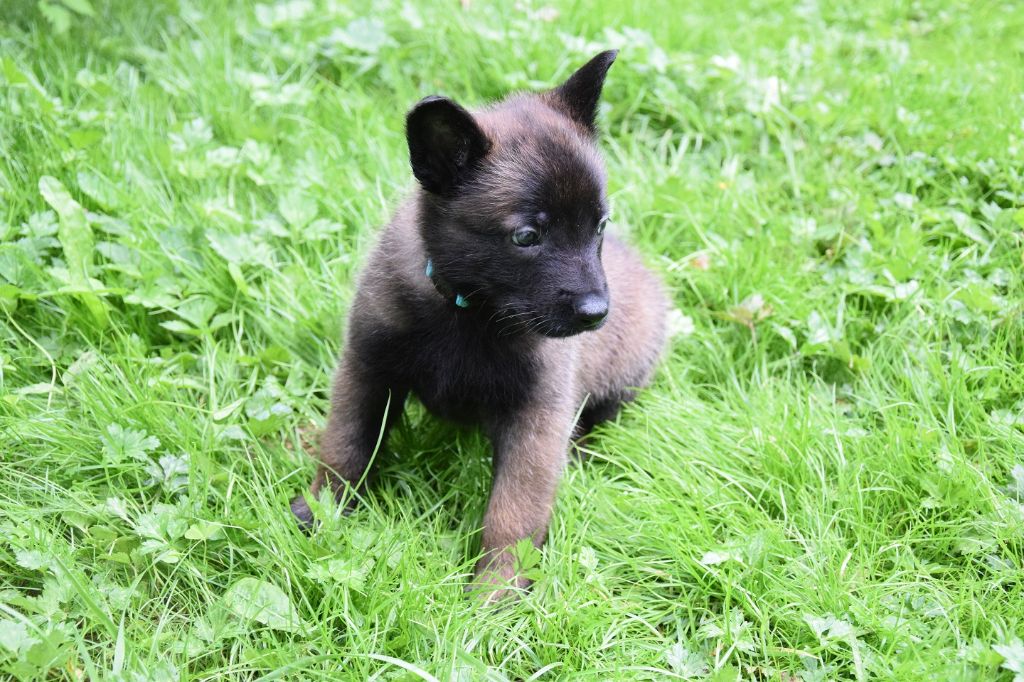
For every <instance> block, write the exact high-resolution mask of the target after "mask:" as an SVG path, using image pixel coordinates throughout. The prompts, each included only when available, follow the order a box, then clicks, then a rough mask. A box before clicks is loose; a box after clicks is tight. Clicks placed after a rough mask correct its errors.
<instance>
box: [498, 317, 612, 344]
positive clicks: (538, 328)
mask: <svg viewBox="0 0 1024 682" xmlns="http://www.w3.org/2000/svg"><path fill="white" fill-rule="evenodd" d="M497 321H498V324H499V326H500V327H501V334H502V335H510V336H511V335H536V336H544V337H547V338H550V339H564V338H568V337H570V336H576V335H577V334H583V333H584V332H589V331H594V330H597V329H600V328H601V327H603V326H604V324H605V321H606V320H605V319H604V318H602V319H600V320H586V321H584V320H579V319H565V318H562V317H556V316H552V315H542V314H540V313H532V314H531V313H529V312H510V313H506V314H505V315H501V316H499V317H498V318H497Z"/></svg>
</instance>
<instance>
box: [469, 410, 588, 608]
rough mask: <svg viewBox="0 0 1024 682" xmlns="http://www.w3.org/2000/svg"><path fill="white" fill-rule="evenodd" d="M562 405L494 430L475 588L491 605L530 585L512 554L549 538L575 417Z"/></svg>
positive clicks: (519, 416) (499, 423)
mask: <svg viewBox="0 0 1024 682" xmlns="http://www.w3.org/2000/svg"><path fill="white" fill-rule="evenodd" d="M548 397H550V396H548ZM559 402H560V403H562V404H557V405H555V404H547V405H544V404H534V405H530V406H528V407H527V408H525V409H523V410H520V411H518V412H517V413H516V414H514V415H512V416H511V417H507V418H504V419H498V420H495V422H494V423H493V424H492V425H491V428H490V431H491V440H492V444H493V446H494V481H493V483H492V486H491V499H490V501H489V502H488V504H487V512H486V514H485V516H484V528H483V540H482V542H481V550H482V552H483V556H482V557H481V558H480V560H479V561H478V562H477V565H476V576H475V580H474V582H475V585H474V586H473V587H474V588H475V589H481V590H483V591H484V593H485V598H486V599H487V601H496V600H499V599H501V598H502V597H504V596H506V595H507V594H508V592H509V590H508V587H510V586H513V587H519V588H522V587H527V586H529V584H530V581H529V580H528V579H526V578H524V577H522V576H520V575H518V573H517V570H516V559H515V556H514V554H513V552H512V550H513V548H514V546H515V544H516V543H517V542H519V541H520V540H522V539H524V538H530V539H531V540H532V541H533V544H534V545H535V546H537V547H540V546H541V545H542V544H544V539H545V536H546V535H547V529H548V521H549V519H550V518H551V508H552V506H553V505H554V501H555V492H556V489H557V487H558V481H559V479H560V478H561V476H562V470H563V468H564V466H565V461H566V455H567V452H568V448H569V435H570V433H571V432H572V426H573V416H574V413H573V411H572V409H571V404H570V403H569V402H568V401H565V400H561V401H559Z"/></svg>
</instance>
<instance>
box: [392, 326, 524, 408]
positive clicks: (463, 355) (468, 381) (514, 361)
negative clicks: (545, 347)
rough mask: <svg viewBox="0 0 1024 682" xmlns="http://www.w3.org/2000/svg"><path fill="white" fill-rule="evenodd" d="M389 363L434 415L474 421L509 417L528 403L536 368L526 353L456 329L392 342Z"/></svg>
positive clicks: (436, 330) (427, 330) (424, 332)
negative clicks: (394, 353) (392, 358)
mask: <svg viewBox="0 0 1024 682" xmlns="http://www.w3.org/2000/svg"><path fill="white" fill-rule="evenodd" d="M396 342H397V343H395V345H394V351H397V352H399V353H401V355H402V357H401V358H396V361H395V362H394V364H393V367H395V369H396V370H398V371H399V372H400V374H401V375H402V376H401V380H402V383H405V384H406V385H407V386H408V387H409V388H410V389H411V390H412V392H413V393H415V394H416V396H417V397H418V398H419V399H420V401H421V402H422V403H423V404H424V405H425V406H426V407H427V409H428V410H430V411H431V412H433V413H434V414H436V415H438V416H440V417H442V418H445V419H450V420H453V421H460V422H475V421H479V420H480V419H483V418H486V417H489V416H495V415H501V414H506V413H509V412H513V411H515V410H516V409H518V408H519V407H521V406H522V405H523V404H524V403H526V401H527V400H529V399H530V397H531V394H532V393H533V390H534V387H535V386H536V383H537V372H538V368H537V364H536V362H535V361H534V359H533V357H532V356H531V354H530V353H528V352H524V350H523V349H521V348H517V347H516V346H514V345H512V344H508V343H501V342H500V340H496V339H493V338H492V337H483V336H482V335H480V334H479V333H478V332H475V330H473V329H465V328H464V327H462V326H459V325H444V326H436V327H431V326H425V327H424V328H421V329H417V330H415V331H412V332H409V333H407V334H404V335H402V336H401V337H400V338H398V339H396Z"/></svg>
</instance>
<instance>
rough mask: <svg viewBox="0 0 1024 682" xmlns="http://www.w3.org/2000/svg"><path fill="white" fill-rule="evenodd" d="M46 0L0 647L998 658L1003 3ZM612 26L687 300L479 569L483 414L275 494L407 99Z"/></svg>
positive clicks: (638, 145)
mask: <svg viewBox="0 0 1024 682" xmlns="http://www.w3.org/2000/svg"><path fill="white" fill-rule="evenodd" d="M62 1H63V3H64V4H59V2H58V0H49V1H48V2H44V3H41V5H42V6H43V8H44V9H45V15H44V13H43V12H42V11H41V9H40V4H37V3H36V2H34V1H33V0H13V1H12V0H5V1H4V3H3V8H2V10H0V67H2V68H0V677H4V676H6V677H11V678H14V679H82V678H83V677H84V678H88V679H92V680H105V679H123V680H144V679H152V680H171V679H181V680H186V679H195V680H207V679H214V678H218V679H219V678H240V679H302V680H308V679H324V680H327V679H332V680H333V679H339V678H347V679H381V680H389V679H432V678H431V676H433V678H436V679H439V680H449V679H459V680H479V679H493V680H504V679H508V680H517V679H521V680H528V679H529V680H532V679H548V680H555V679H572V678H582V679H595V680H598V679H601V680H604V679H665V678H671V677H672V676H673V675H676V676H678V677H681V678H696V679H713V680H718V681H719V682H721V681H724V680H734V679H736V678H737V675H739V676H740V677H741V678H742V679H744V680H783V681H786V682H792V681H794V680H805V681H807V680H834V679H839V680H848V679H856V680H866V679H898V680H917V679H921V680H936V679H941V680H965V681H966V680H980V679H986V680H987V679H992V680H1005V681H1009V680H1011V679H1014V671H1016V672H1017V673H1018V674H1017V677H1016V679H1017V680H1021V679H1022V677H1021V671H1024V644H1021V642H1020V639H1019V637H1020V636H1021V631H1022V629H1024V506H1022V504H1021V502H1022V500H1024V284H1022V278H1021V275H1022V273H1024V262H1022V247H1024V175H1022V172H1024V171H1022V169H1024V99H1022V96H1021V94H1020V93H1021V92H1024V8H1022V6H1021V5H1020V3H1016V2H1003V3H996V2H967V1H963V2H937V1H931V0H926V1H924V2H887V1H884V0H877V1H876V2H872V3H868V2H862V3H843V2H821V3H815V2H806V3H801V4H799V5H792V4H791V3H787V2H772V1H768V0H761V1H750V2H739V3H718V2H711V1H710V0H701V1H699V2H690V3H685V5H684V4H682V3H677V2H672V1H669V0H664V1H661V2H644V3H636V4H635V6H634V5H632V4H631V3H620V2H618V0H603V1H602V2H578V3H576V4H572V3H564V4H559V5H558V13H557V14H558V15H557V17H552V16H551V13H546V14H545V13H541V14H539V15H538V14H536V10H539V9H541V5H529V3H526V5H527V9H528V11H527V10H524V9H523V8H522V7H520V8H518V9H513V8H512V6H511V3H508V4H507V8H505V9H501V8H499V7H498V6H494V7H492V6H490V3H486V2H483V1H482V0H477V1H476V2H473V3H471V4H470V6H469V8H468V9H463V8H462V7H461V6H460V3H458V2H455V0H444V1H443V2H442V1H441V0H437V1H436V2H425V3H406V4H402V3H400V2H397V1H389V0H382V1H380V2H375V3H373V6H374V14H373V15H365V14H364V13H363V12H364V11H365V10H364V9H362V7H364V5H365V6H368V4H366V3H351V5H352V6H351V7H349V6H347V4H346V3H344V2H340V1H336V0H314V1H313V2H311V3H307V2H305V1H304V0H299V1H298V2H293V3H290V4H287V5H283V6H281V7H279V8H278V9H271V8H267V7H263V6H259V5H257V6H254V7H247V5H248V4H249V3H234V4H233V5H234V7H233V8H231V9H228V8H225V7H223V5H226V4H227V3H203V2H189V1H187V0H181V2H170V1H159V2H157V1H154V2H128V1H127V0H123V1H120V2H113V3H110V6H109V7H101V5H106V4H107V3H103V2H100V0H92V9H93V10H94V11H92V12H91V15H90V13H89V12H88V10H89V9H90V5H89V4H88V3H87V2H85V1H84V0H76V1H75V2H72V1H71V0H62ZM505 6H506V4H504V3H503V4H502V5H501V7H505ZM288 8H290V10H291V11H290V12H289V11H288ZM307 10H308V11H307ZM550 19H553V20H550ZM65 24H66V25H65ZM608 46H614V47H621V48H622V52H621V54H620V57H619V60H618V62H617V63H616V64H615V66H614V67H613V70H612V71H611V73H610V77H609V81H608V85H607V89H606V92H605V107H604V109H603V111H602V122H603V125H604V130H605V134H604V136H603V139H602V145H603V147H604V149H605V150H606V152H607V157H608V163H609V172H610V191H611V195H612V201H613V204H614V207H615V225H614V227H613V229H616V230H619V231H620V232H622V233H625V234H628V236H629V238H630V239H631V240H632V241H633V242H634V243H636V244H637V245H638V246H639V248H640V249H641V250H642V251H643V252H644V254H645V256H646V257H647V260H648V262H649V263H650V264H651V265H652V266H653V267H655V268H656V269H658V270H659V271H660V272H661V273H662V274H663V275H664V277H665V278H666V280H667V281H668V282H669V284H670V287H671V289H672V292H673V297H674V301H675V304H676V306H677V308H678V313H677V314H676V318H675V322H674V324H675V327H676V329H677V334H676V335H675V336H674V338H673V342H672V345H671V349H670V351H669V352H668V354H667V357H666V360H665V362H664V364H663V366H662V367H661V369H660V371H659V373H658V376H657V378H656V381H655V383H654V385H653V386H652V387H651V388H650V389H648V390H646V391H644V392H643V394H642V395H641V397H640V399H639V400H638V401H637V402H636V403H635V404H633V405H631V406H630V407H629V408H628V409H627V410H626V411H625V412H624V413H623V415H622V416H621V418H620V419H619V420H618V421H617V422H615V423H612V424H607V425H605V426H603V427H602V428H600V429H599V431H598V433H597V435H596V437H595V438H594V439H593V440H592V441H591V442H590V444H589V448H590V450H591V457H590V458H589V459H588V460H587V461H586V462H584V463H582V464H578V465H575V466H573V467H572V468H571V469H570V471H569V472H568V473H567V475H566V477H565V480H564V483H563V485H562V487H561V489H560V494H559V498H558V504H557V509H556V512H555V516H554V521H553V524H552V527H551V531H550V537H549V541H548V543H547V545H546V546H545V547H544V549H543V551H542V553H541V555H540V556H539V557H533V558H532V559H535V560H537V561H539V564H538V565H537V566H536V569H537V570H538V571H539V573H540V574H541V576H542V577H541V578H540V580H539V581H538V582H537V584H536V585H535V587H534V589H533V590H532V592H531V593H530V594H529V595H528V596H526V597H525V598H524V599H523V600H521V601H519V602H517V603H515V604H512V605H508V606H507V607H505V608H502V609H499V610H493V609H492V610H489V609H483V608H481V607H480V606H479V605H478V604H477V603H475V602H474V601H472V600H470V599H467V598H466V597H465V596H464V595H463V590H462V587H463V584H464V583H465V581H466V580H467V578H468V574H469V571H470V569H471V567H472V563H473V559H474V552H476V547H477V541H478V536H479V532H478V531H479V528H478V526H479V524H480V519H481V515H482V511H483V508H484V504H485V501H486V495H487V490H488V486H489V480H488V477H489V463H488V456H489V455H488V449H487V446H486V442H485V440H484V439H483V438H482V437H481V436H480V435H479V434H477V433H475V432H472V431H460V430H457V429H455V428H453V427H451V426H449V425H445V424H442V423H438V422H437V421H435V420H434V419H432V418H430V417H429V416H428V415H426V413H425V412H424V411H423V410H422V408H421V407H419V406H418V405H412V406H411V407H410V409H409V410H408V412H407V416H406V418H405V419H404V421H403V422H402V424H401V426H400V427H399V428H398V430H397V432H396V433H395V436H394V438H393V439H392V440H391V441H390V443H389V445H388V447H387V448H386V450H385V451H383V452H381V453H379V456H378V463H379V465H380V476H379V480H378V482H377V483H376V485H374V486H373V487H372V489H371V490H370V492H369V494H368V495H367V496H366V499H365V502H364V504H362V505H361V507H360V508H359V510H358V511H357V512H356V513H354V514H353V515H351V516H350V517H347V518H342V517H340V516H339V515H338V514H337V510H332V509H330V508H326V509H324V510H323V514H324V515H325V516H326V520H325V521H324V523H323V524H322V525H321V526H320V527H319V529H318V530H317V531H316V532H315V533H314V534H313V535H312V536H306V535H303V534H302V533H300V532H298V531H297V530H296V528H295V526H294V524H293V522H292V519H291V518H290V515H289V512H288V507H287V503H288V500H289V498H290V497H291V496H292V495H294V494H295V493H297V492H299V491H301V490H302V489H303V488H304V487H305V486H306V485H307V484H308V482H309V480H310V478H311V475H312V472H313V469H314V461H313V459H312V458H311V455H310V454H309V453H310V452H312V451H313V450H314V447H313V446H312V445H311V443H313V442H315V439H316V433H317V431H318V429H319V428H320V427H321V426H322V424H323V419H324V411H325V409H326V405H327V399H328V393H327V390H328V382H329V376H330V372H331V370H332V368H333V363H334V359H335V357H336V355H337V353H338V352H339V350H340V348H339V341H340V330H341V326H342V322H343V318H344V313H345V310H346V307H347V304H348V301H349V300H350V299H351V295H352V289H353V282H354V275H355V273H356V272H357V269H358V266H359V263H360V261H361V259H362V257H363V256H364V255H365V254H366V252H367V249H368V248H369V247H370V246H371V245H372V243H373V239H374V235H375V234H376V230H377V228H378V226H379V225H381V224H382V223H383V222H384V221H386V220H387V216H388V213H389V210H390V209H391V207H393V206H394V205H395V204H396V203H397V202H398V201H399V200H400V198H401V197H402V195H403V193H404V192H406V191H407V190H408V188H409V187H410V185H411V181H412V180H411V174H410V173H409V171H408V166H407V160H406V152H405V148H404V147H405V145H404V139H403V135H402V124H403V114H404V111H405V110H406V109H407V107H408V106H409V105H411V103H413V102H414V101H415V100H416V99H417V98H419V97H421V96H424V95H427V94H430V93H444V94H448V95H451V96H454V97H456V98H458V99H459V100H460V101H463V102H465V103H466V104H479V103H482V102H484V101H486V100H488V99H491V98H495V97H499V96H501V95H502V94H504V93H507V92H509V91H511V90H514V89H521V88H540V87H544V86H546V85H550V84H553V83H555V82H556V81H557V79H559V78H563V77H565V76H566V75H567V74H568V73H569V72H570V70H571V69H572V68H573V67H574V66H575V65H578V64H581V63H583V61H585V59H586V58H588V57H589V56H590V55H591V54H593V53H595V52H597V51H598V50H599V49H602V48H605V47H608ZM58 213H59V214H60V215H58Z"/></svg>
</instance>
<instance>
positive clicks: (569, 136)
mask: <svg viewBox="0 0 1024 682" xmlns="http://www.w3.org/2000/svg"><path fill="white" fill-rule="evenodd" d="M614 58H615V53H614V52H606V53H602V54H600V55H598V56H597V57H595V58H594V59H593V60H591V62H589V63H588V64H587V65H586V66H584V67H583V68H581V69H580V70H579V71H577V72H576V73H575V74H573V76H572V77H570V78H569V80H568V81H566V83H565V84H563V85H562V86H560V87H559V88H556V89H555V90H552V91H550V92H547V93H543V94H540V95H519V96H515V97H513V98H510V99H509V100H506V101H505V102H503V103H501V104H499V105H497V106H496V107H493V108H491V109H489V110H486V111H483V112H480V113H478V114H477V115H475V116H474V115H472V114H470V113H469V112H467V111H466V110H465V109H463V108H462V107H460V106H459V105H457V104H455V103H454V102H452V101H451V100H448V99H443V98H437V97H431V98H427V99H425V100H423V101H421V102H420V103H419V104H417V105H416V106H415V107H414V108H413V110H412V111H411V112H410V113H409V117H408V121H407V137H408V140H409V149H410V157H411V161H412V166H413V171H414V173H415V175H416V177H417V179H418V180H419V181H420V184H421V185H422V186H423V188H424V190H425V192H424V195H423V202H422V204H421V207H422V209H423V210H422V214H421V215H422V225H421V230H422V235H423V238H424V242H425V246H426V249H427V253H428V256H429V257H430V259H431V261H432V263H433V267H434V272H435V273H436V276H437V277H438V278H440V279H441V280H443V281H444V283H445V285H446V286H448V287H449V288H450V289H451V290H452V291H453V292H456V293H458V294H461V295H462V296H464V297H465V299H466V301H467V302H468V303H469V305H470V306H473V307H479V308H480V309H482V310H484V311H486V312H487V314H488V315H489V317H490V318H491V319H492V320H493V321H495V322H496V323H498V324H500V325H501V326H502V328H503V331H507V332H509V333H512V332H526V333H539V334H543V335H545V336H553V337H561V336H571V335H573V334H578V333H580V332H583V331H587V330H591V329H596V328H598V327H600V326H601V325H602V324H603V322H604V320H605V317H606V316H607V313H608V306H609V301H608V286H607V282H606V280H605V275H604V270H603V268H602V266H601V243H602V238H603V231H604V225H605V223H606V222H607V218H608V205H607V198H606V195H605V174H604V168H603V164H602V162H601V159H600V156H599V154H598V152H597V148H596V145H595V142H594V137H595V128H594V116H595V112H596V107H597V101H598V97H599V96H600V91H601V86H602V84H603V82H604V76H605V73H606V72H607V70H608V67H609V66H610V65H611V63H612V61H613V60H614Z"/></svg>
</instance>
